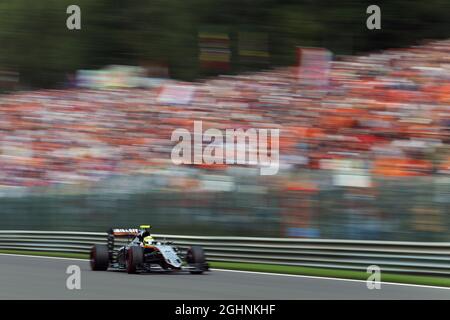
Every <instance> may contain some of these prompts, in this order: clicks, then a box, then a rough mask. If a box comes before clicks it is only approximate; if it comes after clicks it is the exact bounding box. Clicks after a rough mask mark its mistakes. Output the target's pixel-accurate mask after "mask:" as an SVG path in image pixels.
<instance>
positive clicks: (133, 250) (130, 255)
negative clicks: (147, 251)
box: [127, 246, 144, 274]
mask: <svg viewBox="0 0 450 320" xmlns="http://www.w3.org/2000/svg"><path fill="white" fill-rule="evenodd" d="M142 262H144V251H143V250H142V248H141V247H137V246H133V247H130V248H129V249H128V251H127V272H128V273H130V274H132V273H137V269H138V267H139V265H140V264H142Z"/></svg>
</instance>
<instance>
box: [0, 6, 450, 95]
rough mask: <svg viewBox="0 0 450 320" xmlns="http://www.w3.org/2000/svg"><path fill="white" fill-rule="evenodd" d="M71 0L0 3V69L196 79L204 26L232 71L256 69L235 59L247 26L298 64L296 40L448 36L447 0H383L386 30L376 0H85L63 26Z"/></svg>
mask: <svg viewBox="0 0 450 320" xmlns="http://www.w3.org/2000/svg"><path fill="white" fill-rule="evenodd" d="M72 2H73V1H69V0H39V1H32V0H6V1H2V2H0V70H5V69H12V70H14V71H18V72H20V75H21V82H22V83H23V84H28V85H33V86H38V87H50V86H56V85H59V84H62V83H63V81H64V79H65V77H66V75H67V74H68V73H72V72H74V71H75V70H77V69H81V68H99V67H102V66H105V65H108V64H113V63H114V64H131V65H137V64H141V63H147V62H160V63H166V64H167V65H168V66H169V67H170V74H171V76H172V77H175V78H178V79H183V80H193V79H196V78H199V77H203V76H205V75H206V74H205V73H204V71H203V70H202V69H201V68H200V66H199V61H198V56H199V48H198V40H199V37H198V33H199V30H200V29H201V28H203V26H212V27H214V26H217V27H219V28H222V29H226V30H229V36H230V44H231V52H232V54H233V55H232V59H231V64H232V65H231V68H230V72H240V71H241V70H248V69H252V68H254V67H255V66H250V65H243V64H242V63H241V62H239V59H236V57H235V56H236V54H237V50H238V49H237V46H238V43H239V41H238V35H239V32H241V31H248V30H250V31H257V32H261V33H264V34H267V39H268V50H269V53H270V62H271V64H272V65H286V64H292V63H294V62H295V50H294V48H295V46H298V45H300V46H323V47H327V48H328V49H330V50H332V51H333V52H335V53H337V54H344V53H345V54H348V53H350V54H351V53H358V52H363V51H367V50H374V49H383V48H387V47H398V46H407V45H410V44H413V43H415V42H417V41H419V40H422V39H428V38H446V37H448V36H449V34H450V19H448V16H449V15H450V3H449V2H448V0H428V1H426V2H423V1H419V0H395V1H392V0H391V1H387V0H379V1H378V2H377V5H379V6H380V7H381V14H382V23H381V24H382V28H381V30H367V28H366V19H367V14H366V8H367V6H368V5H370V4H372V1H368V0H343V1H340V2H339V3H336V2H335V1H332V0H188V1H186V0H96V1H89V0H77V5H78V6H80V8H81V12H82V17H81V26H82V28H81V30H75V31H74V30H68V29H67V28H66V24H65V22H66V19H67V17H68V15H67V14H66V8H67V6H69V5H71V4H73V3H72ZM256 67H257V66H256Z"/></svg>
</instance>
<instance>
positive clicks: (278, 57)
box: [0, 0, 450, 241]
mask: <svg viewBox="0 0 450 320" xmlns="http://www.w3.org/2000/svg"><path fill="white" fill-rule="evenodd" d="M72 4H76V5H78V6H79V7H80V8H81V30H68V29H67V28H66V19H67V18H68V16H69V15H68V14H66V8H67V7H68V6H69V5H72ZM371 4H377V5H378V6H380V8H381V19H382V20H381V27H382V28H381V30H368V29H367V27H366V19H367V18H368V16H369V15H368V14H366V8H367V7H368V6H369V5H371ZM449 18H450V2H448V1H447V0H428V1H411V0H408V1H377V3H371V2H367V1H356V0H354V1H350V0H349V1H339V2H336V1H329V0H309V1H294V0H290V1H289V0H284V1H281V0H280V1H276V0H239V1H235V0H152V1H144V0H139V1H137V0H126V1H124V0H96V1H88V0H76V1H65V0H38V1H32V0H3V1H1V3H0V90H1V91H2V94H1V95H0V229H42V230H91V231H104V230H106V228H108V227H110V226H117V227H135V226H137V225H139V224H141V223H151V224H152V225H154V226H155V232H158V233H178V234H196V235H202V234H205V235H207V234H208V235H248V236H274V237H308V238H345V239H378V240H417V241H450V233H449V228H450V209H449V208H450V205H449V202H450V175H449V174H450V147H449V141H450V140H449V137H450V130H449V129H450V40H449V39H450V19H449ZM307 47H309V49H308V48H307ZM310 47H315V48H319V49H311V48H310ZM194 120H202V121H203V129H204V130H206V129H207V128H219V129H226V128H244V129H247V128H278V129H280V170H279V172H278V174H277V175H275V176H260V175H259V169H258V168H257V167H252V166H248V167H246V166H236V165H231V166H222V165H214V166H206V165H201V166H175V165H173V164H172V162H171V160H170V153H171V150H172V147H173V145H174V143H173V142H171V141H170V136H171V133H172V131H173V130H175V129H177V128H186V129H188V130H189V131H192V130H193V121H194Z"/></svg>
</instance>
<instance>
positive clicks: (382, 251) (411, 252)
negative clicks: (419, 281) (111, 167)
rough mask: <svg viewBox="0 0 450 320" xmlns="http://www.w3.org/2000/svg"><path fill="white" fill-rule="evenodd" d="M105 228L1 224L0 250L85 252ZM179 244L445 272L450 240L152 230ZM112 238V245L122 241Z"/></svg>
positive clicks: (344, 265) (244, 255)
mask: <svg viewBox="0 0 450 320" xmlns="http://www.w3.org/2000/svg"><path fill="white" fill-rule="evenodd" d="M106 236H107V234H106V232H105V233H102V232H74V231H18V230H0V250H4V249H9V250H28V251H41V252H65V253H88V252H89V250H90V248H91V246H92V245H93V244H94V243H98V244H102V243H103V244H106ZM152 236H153V237H154V238H155V239H156V240H166V241H173V244H174V245H175V246H178V247H180V248H181V249H182V250H184V249H186V248H187V247H189V246H191V245H200V246H202V247H203V248H204V250H205V253H206V257H207V259H208V261H226V262H250V263H269V264H278V265H291V266H305V267H324V268H337V269H347V270H364V271H365V270H366V269H367V267H368V266H369V265H377V266H379V267H380V268H381V270H383V271H388V272H401V273H422V274H430V275H431V274H435V275H450V242H393V241H357V240H333V239H297V238H295V239H293V238H250V237H210V236H182V235H163V234H153V235H152ZM126 241H127V240H126V239H116V241H115V245H116V246H120V245H123V244H124V243H126Z"/></svg>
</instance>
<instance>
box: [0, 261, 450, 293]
mask: <svg viewBox="0 0 450 320" xmlns="http://www.w3.org/2000/svg"><path fill="white" fill-rule="evenodd" d="M0 256H13V257H28V258H43V259H56V260H71V261H89V260H88V259H80V258H63V257H49V256H35V255H27V254H13V253H0ZM210 270H211V271H220V272H238V273H250V274H260V275H266V276H280V277H293V278H308V279H318V280H333V281H345V282H359V283H366V281H365V280H357V279H344V278H332V277H319V276H305V275H300V274H286V273H272V272H260V271H244V270H229V269H216V268H212V269H210ZM381 283H382V284H383V285H393V286H403V287H419V288H429V289H440V290H450V287H439V286H428V285H421V284H409V283H397V282H384V281H381Z"/></svg>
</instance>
